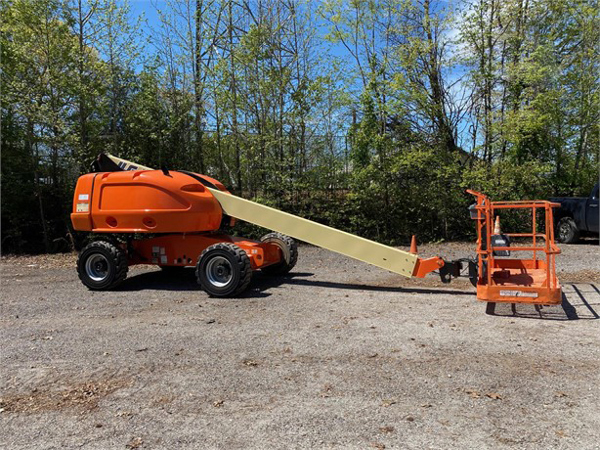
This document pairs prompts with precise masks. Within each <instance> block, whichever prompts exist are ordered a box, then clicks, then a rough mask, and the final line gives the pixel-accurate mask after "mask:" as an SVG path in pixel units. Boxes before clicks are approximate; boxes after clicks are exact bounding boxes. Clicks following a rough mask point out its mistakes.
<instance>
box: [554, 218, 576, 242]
mask: <svg viewBox="0 0 600 450" xmlns="http://www.w3.org/2000/svg"><path fill="white" fill-rule="evenodd" d="M556 234H557V237H558V241H559V242H563V243H565V244H574V243H575V242H577V241H578V240H579V229H578V228H577V225H576V224H575V221H574V220H573V219H572V218H570V217H563V218H562V219H560V220H559V221H558V225H557V227H556Z"/></svg>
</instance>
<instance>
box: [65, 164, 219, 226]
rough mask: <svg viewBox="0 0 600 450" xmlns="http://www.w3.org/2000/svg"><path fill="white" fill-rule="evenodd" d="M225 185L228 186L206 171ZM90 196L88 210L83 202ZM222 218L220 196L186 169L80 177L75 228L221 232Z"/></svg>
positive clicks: (76, 194) (74, 215)
mask: <svg viewBox="0 0 600 450" xmlns="http://www.w3.org/2000/svg"><path fill="white" fill-rule="evenodd" d="M202 178H204V179H206V180H208V181H210V182H211V183H212V184H214V185H215V186H217V187H218V188H219V189H220V190H223V191H226V190H225V187H224V186H223V185H222V184H221V183H219V182H218V181H216V180H213V179H212V178H209V177H205V176H202ZM83 198H86V199H87V200H86V202H87V204H88V206H87V208H88V209H87V210H85V208H84V207H82V206H81V203H82V201H83V200H80V199H83ZM221 220H222V209H221V205H220V204H219V202H218V201H217V199H216V198H215V197H214V196H213V195H212V194H211V193H210V192H209V191H208V190H207V189H206V188H205V187H204V186H203V185H202V184H201V183H200V182H199V181H197V180H195V179H194V178H192V177H191V176H189V175H186V174H184V173H180V172H176V171H171V172H168V173H167V174H165V173H163V172H162V171H160V170H139V171H123V172H100V173H93V174H88V175H84V176H82V177H80V178H79V180H78V182H77V187H76V189H75V199H74V202H73V213H72V214H71V221H72V223H73V227H74V228H75V229H76V230H80V231H93V232H100V233H173V232H177V233H188V232H200V231H216V230H218V229H219V227H220V225H221Z"/></svg>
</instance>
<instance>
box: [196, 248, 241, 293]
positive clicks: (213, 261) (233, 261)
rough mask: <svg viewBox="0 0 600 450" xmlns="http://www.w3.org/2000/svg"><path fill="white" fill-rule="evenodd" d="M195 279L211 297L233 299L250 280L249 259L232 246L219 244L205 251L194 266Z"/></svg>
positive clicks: (239, 249)
mask: <svg viewBox="0 0 600 450" xmlns="http://www.w3.org/2000/svg"><path fill="white" fill-rule="evenodd" d="M196 278H197V280H198V283H199V284H200V286H201V287H202V289H203V290H204V291H205V292H206V293H208V294H209V295H210V296H212V297H234V296H236V295H238V294H240V293H242V292H243V291H245V290H246V288H247V287H248V285H249V284H250V280H251V279H252V266H251V265H250V258H248V255H247V254H246V252H245V251H244V250H242V249H241V248H240V247H238V246H237V245H234V244H229V243H219V244H214V245H211V246H210V247H208V248H207V249H205V250H204V251H203V252H202V254H201V255H200V258H199V259H198V264H197V266H196Z"/></svg>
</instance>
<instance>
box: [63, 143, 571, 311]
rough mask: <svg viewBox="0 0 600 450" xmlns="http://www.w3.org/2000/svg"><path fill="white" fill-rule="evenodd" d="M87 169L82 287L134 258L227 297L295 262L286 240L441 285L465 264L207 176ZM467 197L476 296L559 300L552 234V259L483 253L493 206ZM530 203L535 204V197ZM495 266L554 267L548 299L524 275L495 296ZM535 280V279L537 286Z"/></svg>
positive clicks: (101, 160)
mask: <svg viewBox="0 0 600 450" xmlns="http://www.w3.org/2000/svg"><path fill="white" fill-rule="evenodd" d="M93 169H94V172H92V173H89V174H86V175H83V176H81V177H80V178H79V180H78V182H77V186H76V189H75V196H74V200H73V213H72V214H71V221H72V223H73V228H74V229H75V230H79V231H88V232H93V233H98V234H99V235H101V238H100V239H98V240H95V241H93V242H91V243H90V244H89V245H87V246H86V247H85V248H84V249H83V250H82V251H81V253H80V255H79V260H78V274H79V277H80V279H81V281H82V282H83V283H84V284H85V285H86V286H87V287H89V288H90V289H94V290H103V289H111V288H113V287H115V286H117V285H118V284H119V283H121V282H122V281H123V280H124V279H125V278H126V276H127V270H128V267H129V266H130V265H134V264H152V265H158V266H159V267H161V268H162V269H163V270H171V271H174V270H178V269H180V268H183V267H187V266H195V267H196V277H197V280H198V283H199V284H200V286H201V287H202V289H203V290H205V291H206V292H207V293H208V294H209V295H211V296H215V297H230V296H235V295H238V294H240V293H241V292H243V291H244V290H245V289H246V288H247V287H248V285H249V283H250V279H251V276H252V272H253V271H257V270H260V271H261V272H263V273H266V274H273V275H277V274H279V275H281V274H285V273H287V272H289V271H290V270H291V269H292V268H293V267H294V265H295V264H296V261H297V258H298V248H297V245H296V242H295V241H294V240H293V239H292V238H296V239H299V240H302V241H304V242H307V243H310V244H313V245H316V246H319V247H323V248H325V249H328V250H332V251H334V252H337V253H341V254H343V255H346V256H349V257H352V258H355V259H358V260H360V261H364V262H366V263H369V264H372V265H375V266H378V267H381V268H383V269H386V270H389V271H391V272H394V273H398V274H400V275H403V276H405V277H409V278H410V277H417V278H423V277H425V276H426V275H427V274H428V273H430V272H433V271H439V274H440V276H441V279H442V281H444V282H449V281H450V279H451V278H453V277H456V276H459V275H460V273H461V270H462V268H463V262H464V260H458V261H444V260H443V259H442V258H440V257H432V258H426V259H424V258H420V257H418V255H417V254H416V244H415V243H414V238H413V245H411V251H410V252H406V251H402V250H399V249H396V248H393V247H388V246H386V245H382V244H379V243H377V242H373V241H370V240H368V239H364V238H361V237H358V236H354V235H352V234H349V233H346V232H343V231H340V230H336V229H334V228H331V227H328V226H325V225H322V224H319V223H316V222H313V221H310V220H307V219H304V218H301V217H297V216H294V215H292V214H289V213H286V212H283V211H279V210H277V209H274V208H271V207H268V206H265V205H260V204H258V203H255V202H252V201H249V200H246V199H243V198H240V197H237V196H234V195H232V194H231V193H229V192H228V191H227V189H226V188H225V186H224V185H223V184H221V183H220V182H219V181H217V180H215V179H213V178H210V177H208V176H206V175H200V174H196V173H193V172H188V171H184V170H179V171H176V170H168V169H161V170H153V169H151V168H149V167H145V166H141V165H139V164H135V163H132V162H130V161H126V160H124V159H121V158H117V157H115V156H112V155H108V154H102V155H100V156H99V157H98V159H97V160H96V161H95V163H94V165H93ZM474 194H475V195H476V196H478V197H477V198H478V203H477V206H476V207H475V208H476V209H475V210H476V211H477V217H476V218H477V219H478V224H479V226H478V232H479V239H478V257H479V264H477V263H476V262H475V261H468V263H469V273H470V278H471V281H472V282H473V284H476V285H477V292H478V298H479V299H480V300H485V301H487V300H491V299H492V298H493V301H511V302H513V301H514V302H521V301H524V299H525V301H529V302H534V303H539V302H541V303H557V302H558V303H560V300H558V301H557V300H556V292H558V295H559V297H560V286H559V285H558V282H557V281H556V275H555V274H554V254H556V252H555V251H554V250H556V249H555V246H554V242H553V236H547V242H548V239H550V247H548V244H547V247H548V250H551V252H550V253H546V254H547V255H552V264H546V265H543V264H541V263H533V262H531V261H530V262H528V263H524V264H521V265H516V266H514V267H513V266H511V265H510V264H509V265H508V266H507V265H506V264H507V263H502V262H499V261H502V260H500V259H498V258H495V257H494V255H493V254H490V253H489V252H488V253H485V251H484V250H483V248H484V247H481V248H480V245H479V244H481V243H482V242H483V241H482V237H481V233H482V230H483V229H485V230H487V231H488V234H487V236H491V233H490V230H488V228H490V225H489V224H490V223H491V222H490V221H492V220H493V211H494V210H493V208H492V209H490V205H491V204H490V202H489V200H487V198H485V196H483V195H481V194H477V193H474ZM552 206H554V205H551V206H549V208H550V209H549V213H547V215H546V219H547V220H548V218H549V219H550V223H552V209H551V207H552ZM536 207H537V208H539V207H540V206H539V205H537V203H536ZM490 214H492V215H490ZM548 214H549V217H548ZM236 219H240V220H244V221H247V222H250V223H253V224H256V225H259V226H261V227H264V228H267V229H271V230H273V231H274V232H272V233H268V234H267V235H265V236H263V237H262V238H261V240H260V241H254V240H250V239H244V238H238V237H233V236H229V235H227V234H224V233H223V232H222V231H221V230H222V229H223V228H225V227H226V226H228V225H233V224H234V223H235V221H236ZM534 226H535V225H534ZM551 228H552V227H550V229H551ZM546 229H548V227H546ZM115 235H126V236H127V239H126V242H124V243H120V242H119V241H118V240H117V239H115V238H114V236H115ZM533 236H534V237H533V239H534V245H535V239H536V237H538V235H536V234H535V233H534V235H533ZM486 244H487V247H485V248H488V249H491V248H492V244H491V243H490V242H486ZM481 245H483V244H481ZM513 249H514V248H513ZM490 251H491V250H490ZM534 259H535V257H534ZM503 264H504V265H503ZM477 267H478V268H477ZM487 267H489V270H487V269H486V268H487ZM498 268H502V269H503V270H509V271H510V270H513V269H514V270H521V271H527V270H536V271H539V270H542V269H545V270H546V272H547V273H549V272H552V276H550V275H549V276H548V280H549V281H552V283H554V284H552V286H553V287H552V289H553V291H552V295H542V296H539V297H532V296H531V294H524V292H533V291H535V292H538V291H539V292H541V291H540V289H541V288H542V287H544V288H546V285H545V284H543V282H542V281H541V278H539V277H538V276H536V277H535V279H532V280H528V279H527V280H525V279H524V278H523V277H521V278H518V279H517V278H514V277H513V278H511V280H512V281H515V282H518V283H521V282H523V280H525V281H532V283H530V285H529V288H530V289H524V288H522V287H521V285H520V284H518V283H517V284H515V283H512V281H511V283H512V284H510V289H508V288H507V289H505V290H504V291H506V292H509V291H510V292H509V293H510V295H505V294H506V292H504V294H503V293H502V291H500V293H498V292H497V289H496V286H498V283H499V282H502V283H504V284H506V283H507V281H506V279H504V278H502V279H500V278H498V276H497V275H495V274H496V273H497V271H496V269H498ZM536 273H537V272H536ZM511 277H512V275H511ZM499 280H500V281H499ZM538 283H541V284H539V286H538ZM542 285H543V286H542ZM557 289H558V291H556V290H557ZM544 292H546V291H544ZM528 295H529V296H528Z"/></svg>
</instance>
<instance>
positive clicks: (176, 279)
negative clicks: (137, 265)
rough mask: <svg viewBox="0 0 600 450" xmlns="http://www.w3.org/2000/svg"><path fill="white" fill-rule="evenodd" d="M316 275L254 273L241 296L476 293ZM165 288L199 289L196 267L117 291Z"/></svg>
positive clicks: (148, 277)
mask: <svg viewBox="0 0 600 450" xmlns="http://www.w3.org/2000/svg"><path fill="white" fill-rule="evenodd" d="M312 276H314V274H313V273H310V272H292V273H288V274H286V275H283V276H267V275H263V274H261V273H260V272H259V273H255V274H254V275H253V278H252V282H251V284H250V288H249V289H248V290H247V291H246V292H244V293H243V294H242V295H241V296H240V298H257V297H268V296H269V295H271V294H270V293H268V292H265V291H268V290H269V289H272V288H276V287H279V286H281V285H283V284H287V285H292V286H294V285H296V286H307V287H317V288H325V289H347V290H357V291H370V292H397V293H416V294H440V295H475V292H473V291H460V290H452V289H437V288H431V289H430V288H420V287H410V288H407V287H393V286H373V285H366V284H351V283H337V282H333V281H318V280H309V279H306V278H309V277H312ZM147 289H149V290H165V291H197V290H199V289H200V286H198V283H197V282H196V276H195V273H194V268H192V267H189V268H185V269H181V270H180V271H178V272H165V271H162V270H156V271H152V272H144V273H141V274H139V275H134V276H132V277H130V278H127V279H126V280H125V281H124V282H123V283H121V284H120V285H119V286H118V287H117V288H115V291H121V292H127V291H141V290H147Z"/></svg>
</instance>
